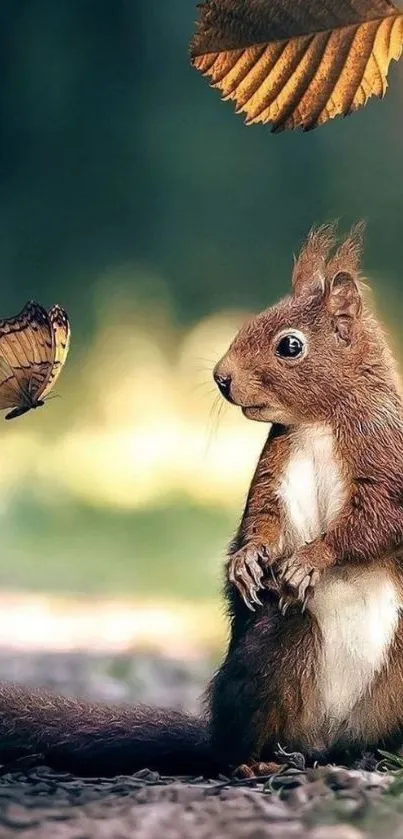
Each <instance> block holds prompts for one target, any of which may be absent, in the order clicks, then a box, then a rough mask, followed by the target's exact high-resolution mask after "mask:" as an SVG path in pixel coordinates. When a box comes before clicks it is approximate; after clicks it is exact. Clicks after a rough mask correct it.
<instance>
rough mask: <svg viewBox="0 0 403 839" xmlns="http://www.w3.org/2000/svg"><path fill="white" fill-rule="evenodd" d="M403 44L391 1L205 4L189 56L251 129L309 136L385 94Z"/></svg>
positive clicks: (402, 26)
mask: <svg viewBox="0 0 403 839" xmlns="http://www.w3.org/2000/svg"><path fill="white" fill-rule="evenodd" d="M402 47H403V14H402V13H400V12H399V11H398V9H397V8H396V7H395V6H394V5H393V4H392V3H391V2H389V0H207V2H205V3H202V4H201V14H200V20H199V22H198V24H197V32H196V34H195V36H194V38H193V41H192V43H191V57H192V64H193V66H194V67H196V69H197V70H199V71H200V72H201V73H202V75H203V76H206V77H207V78H208V79H209V80H210V82H211V85H212V86H213V87H216V88H218V90H219V91H220V92H221V94H222V96H223V98H224V99H230V100H233V101H234V102H235V105H236V111H237V113H242V114H244V117H245V121H246V123H247V124H250V123H259V122H261V123H271V124H272V130H273V131H281V130H283V129H286V128H289V129H294V128H298V127H300V128H303V129H304V130H305V131H307V130H309V129H312V128H315V127H316V126H318V125H322V124H323V123H325V122H327V120H329V119H332V118H333V117H335V116H337V115H343V116H346V115H347V114H350V113H352V112H353V111H356V110H357V109H358V108H360V107H362V106H363V105H365V104H366V103H367V101H368V99H369V98H370V97H371V96H378V97H383V96H384V95H385V93H386V89H387V74H388V69H389V64H390V62H391V60H392V59H394V60H398V59H399V58H400V55H401V52H402Z"/></svg>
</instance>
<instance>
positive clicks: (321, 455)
mask: <svg viewBox="0 0 403 839" xmlns="http://www.w3.org/2000/svg"><path fill="white" fill-rule="evenodd" d="M291 445H292V449H291V454H290V458H289V460H288V463H287V464H286V466H285V470H284V473H283V475H282V478H281V482H280V487H279V490H278V496H279V498H280V500H281V502H282V504H283V507H284V512H285V539H286V541H287V544H289V545H290V547H293V548H297V547H300V546H301V545H304V544H305V542H311V541H312V540H313V539H316V537H317V536H320V535H321V533H325V532H326V530H327V527H328V525H329V523H330V522H331V521H332V519H334V518H336V516H337V514H338V513H339V512H340V510H341V508H342V506H343V503H344V500H345V497H346V489H345V485H344V482H343V480H342V476H341V474H340V469H339V466H338V463H337V461H336V459H335V454H334V441H333V435H332V431H331V429H330V428H329V427H328V426H325V425H319V424H318V425H309V426H303V427H301V428H299V429H296V431H295V432H294V433H293V436H292V442H291Z"/></svg>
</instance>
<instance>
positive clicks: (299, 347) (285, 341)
mask: <svg viewBox="0 0 403 839" xmlns="http://www.w3.org/2000/svg"><path fill="white" fill-rule="evenodd" d="M304 348H305V344H304V342H303V341H302V340H301V338H300V337H299V336H298V335H295V334H293V333H292V332H290V333H289V335H284V336H283V338H280V340H279V342H278V344H277V346H276V355H277V356H279V358H291V359H292V358H299V357H300V356H301V355H302V353H303V352H304Z"/></svg>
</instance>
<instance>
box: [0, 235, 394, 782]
mask: <svg viewBox="0 0 403 839" xmlns="http://www.w3.org/2000/svg"><path fill="white" fill-rule="evenodd" d="M361 239H362V227H361V226H360V225H358V226H356V227H355V228H354V229H353V230H352V231H351V233H350V235H349V236H348V237H347V238H346V239H345V241H344V242H342V243H341V244H340V245H339V246H337V245H336V244H335V232H334V229H333V228H332V227H331V226H325V227H322V228H319V229H318V230H316V231H312V232H311V234H310V235H309V237H308V240H307V242H306V244H305V246H304V248H303V250H302V252H301V254H300V256H299V258H298V259H297V260H296V261H295V264H294V271H293V279H292V291H291V294H290V295H289V296H288V297H286V298H285V299H284V300H282V301H280V303H278V305H276V306H273V307H272V308H270V309H267V310H266V311H264V312H262V313H261V314H259V315H258V316H257V317H255V318H254V319H252V320H251V321H250V322H249V323H247V324H246V325H245V326H244V327H243V328H241V330H240V332H239V333H238V335H237V336H236V337H235V340H234V341H233V343H232V345H231V346H230V348H229V350H228V352H227V353H226V355H225V356H224V358H222V359H221V361H220V362H219V363H218V364H217V366H216V368H215V371H214V378H215V380H216V383H217V385H218V387H219V389H220V390H221V392H222V393H223V395H224V396H225V398H226V399H227V400H228V401H230V402H231V403H233V404H234V405H235V406H238V407H239V408H241V410H242V412H243V414H244V415H245V416H246V417H248V418H249V419H254V420H258V421H262V422H267V423H270V430H269V434H268V438H267V441H266V443H265V446H264V448H263V451H262V454H261V456H260V459H259V462H258V465H257V468H256V471H255V475H254V477H253V480H252V483H251V487H250V491H249V495H248V498H247V502H246V506H245V510H244V514H243V517H242V521H241V524H240V527H239V529H238V533H237V535H236V537H235V539H234V540H233V542H232V545H231V547H230V551H229V558H228V564H227V571H226V586H225V596H226V600H227V604H228V611H229V616H230V629H231V637H230V642H229V647H228V651H227V654H226V657H225V660H224V662H223V664H222V665H221V667H220V668H219V670H218V672H217V674H216V675H215V676H214V678H213V680H212V683H211V685H210V687H209V689H208V692H207V697H206V707H207V712H206V715H205V717H203V718H200V719H197V718H192V717H188V716H187V715H185V714H180V713H177V712H162V711H159V710H158V709H148V708H141V707H140V708H136V707H135V708H131V709H129V708H126V709H124V708H123V709H122V708H121V707H111V706H102V705H97V704H95V705H93V704H90V703H87V702H84V701H79V700H73V699H70V700H67V699H65V698H62V697H58V696H53V695H51V694H50V693H44V692H42V691H37V692H28V691H26V690H24V689H22V688H18V687H15V686H10V685H3V686H2V687H1V689H0V761H2V762H5V761H9V760H13V759H15V758H18V757H21V756H23V755H29V754H35V753H37V754H39V756H40V757H42V758H43V759H44V760H45V761H46V762H47V763H49V764H51V765H53V766H56V767H58V768H62V769H71V770H73V771H75V772H77V773H79V774H93V773H94V772H96V773H99V774H101V773H102V774H110V775H112V774H116V773H120V772H129V771H134V770H136V769H139V768H142V767H144V766H148V767H150V768H152V769H157V770H161V771H164V772H170V773H197V774H201V773H204V774H210V775H213V774H217V773H218V772H220V771H221V772H230V771H232V770H235V769H236V768H237V767H240V769H239V771H240V772H241V774H242V773H243V774H248V773H257V774H258V773H259V772H267V771H269V769H270V767H271V765H272V761H273V760H274V759H275V756H276V751H277V749H278V746H279V745H280V746H281V747H283V748H284V749H285V750H288V751H300V752H302V753H303V754H304V755H305V756H306V757H307V758H308V759H312V760H314V759H317V758H318V757H320V758H322V759H323V760H339V761H342V762H347V761H348V762H351V761H353V760H354V759H356V758H359V757H360V755H361V754H362V753H363V752H365V751H368V750H376V749H377V748H378V747H380V746H383V747H388V748H396V747H397V746H398V745H399V744H400V743H401V739H402V735H403V623H402V618H401V616H400V609H401V604H402V598H403V590H402V586H403V574H402V570H401V568H402V561H401V555H402V543H403V398H402V393H401V389H400V384H399V380H398V376H397V373H396V368H395V363H394V360H393V357H392V354H391V352H390V350H389V348H388V346H387V343H386V340H385V337H384V334H383V332H382V330H381V328H380V326H379V324H378V322H377V320H376V318H375V317H374V316H373V315H372V314H371V311H370V308H369V306H368V303H367V302H366V299H365V295H364V293H363V283H362V279H361V274H360V252H361Z"/></svg>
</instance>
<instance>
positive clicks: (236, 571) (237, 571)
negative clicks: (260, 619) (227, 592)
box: [228, 546, 269, 612]
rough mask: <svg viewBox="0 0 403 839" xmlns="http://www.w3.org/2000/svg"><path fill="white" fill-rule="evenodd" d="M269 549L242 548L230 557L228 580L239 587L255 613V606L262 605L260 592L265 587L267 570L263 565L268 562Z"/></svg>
mask: <svg viewBox="0 0 403 839" xmlns="http://www.w3.org/2000/svg"><path fill="white" fill-rule="evenodd" d="M268 558H269V557H268V553H267V549H266V548H265V547H263V546H259V547H256V546H253V547H252V546H249V547H245V548H241V550H239V551H237V552H236V553H235V554H233V555H232V556H231V557H230V560H229V564H228V579H229V581H230V583H232V584H233V585H234V586H236V587H237V589H238V591H239V593H240V595H241V597H242V598H243V600H244V601H245V604H246V606H247V607H248V609H251V611H252V612H254V611H255V606H254V604H255V603H256V604H257V605H258V606H261V605H262V602H261V600H259V597H258V594H257V593H258V591H259V590H260V589H262V588H263V587H264V583H263V577H264V575H265V568H264V567H262V563H263V564H266V563H267V561H268Z"/></svg>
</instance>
